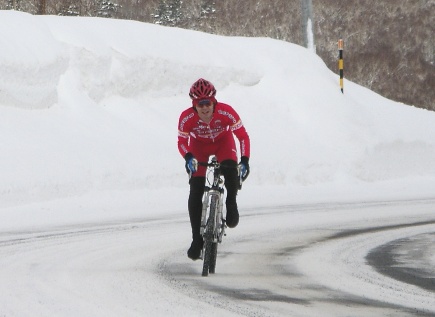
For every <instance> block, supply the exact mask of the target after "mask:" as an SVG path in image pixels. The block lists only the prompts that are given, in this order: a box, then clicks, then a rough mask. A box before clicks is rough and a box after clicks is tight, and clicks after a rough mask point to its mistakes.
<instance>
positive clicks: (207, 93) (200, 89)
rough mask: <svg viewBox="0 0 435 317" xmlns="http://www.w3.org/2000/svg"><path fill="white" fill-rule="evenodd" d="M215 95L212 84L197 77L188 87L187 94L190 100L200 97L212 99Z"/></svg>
mask: <svg viewBox="0 0 435 317" xmlns="http://www.w3.org/2000/svg"><path fill="white" fill-rule="evenodd" d="M215 95H216V89H215V88H214V86H213V84H212V83H211V82H209V81H208V80H205V79H202V78H200V79H198V80H197V81H196V82H194V83H193V85H192V87H190V92H189V96H190V98H192V100H200V99H212V100H213V99H214V96H215Z"/></svg>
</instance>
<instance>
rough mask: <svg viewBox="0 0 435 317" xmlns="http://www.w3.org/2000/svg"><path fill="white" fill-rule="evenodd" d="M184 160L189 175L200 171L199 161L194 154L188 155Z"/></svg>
mask: <svg viewBox="0 0 435 317" xmlns="http://www.w3.org/2000/svg"><path fill="white" fill-rule="evenodd" d="M184 159H185V160H186V165H185V167H186V172H187V173H188V174H193V173H195V172H196V171H197V170H198V161H197V160H196V158H194V157H193V154H192V153H190V152H189V153H187V154H186V155H185V156H184Z"/></svg>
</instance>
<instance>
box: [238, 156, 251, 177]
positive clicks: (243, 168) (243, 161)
mask: <svg viewBox="0 0 435 317" xmlns="http://www.w3.org/2000/svg"><path fill="white" fill-rule="evenodd" d="M239 165H240V176H241V177H242V181H243V182H244V181H245V180H246V179H247V178H248V175H249V157H247V156H242V157H241V158H240V163H239Z"/></svg>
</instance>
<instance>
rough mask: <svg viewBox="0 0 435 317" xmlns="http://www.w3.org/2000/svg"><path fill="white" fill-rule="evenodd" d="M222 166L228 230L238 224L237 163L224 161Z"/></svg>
mask: <svg viewBox="0 0 435 317" xmlns="http://www.w3.org/2000/svg"><path fill="white" fill-rule="evenodd" d="M222 165H225V166H229V167H226V168H225V167H222V174H223V175H224V177H225V188H226V189H227V199H226V207H227V216H226V223H227V226H228V227H230V228H234V227H236V226H237V224H238V223H239V211H238V208H237V200H236V197H237V192H238V190H239V176H238V175H237V162H236V161H233V160H224V161H222Z"/></svg>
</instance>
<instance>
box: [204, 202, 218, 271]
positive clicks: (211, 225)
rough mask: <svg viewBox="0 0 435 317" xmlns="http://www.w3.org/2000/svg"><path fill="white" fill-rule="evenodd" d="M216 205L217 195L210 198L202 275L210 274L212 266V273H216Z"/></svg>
mask: <svg viewBox="0 0 435 317" xmlns="http://www.w3.org/2000/svg"><path fill="white" fill-rule="evenodd" d="M216 207H217V197H216V196H214V195H213V196H212V197H211V200H210V212H209V217H208V220H207V226H206V232H205V235H204V244H205V250H204V263H203V266H202V276H208V273H209V272H210V267H211V268H212V272H211V273H214V269H215V267H216V255H215V252H217V247H213V245H214V244H216V243H214V242H213V239H214V232H215V226H216V221H215V217H216Z"/></svg>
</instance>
